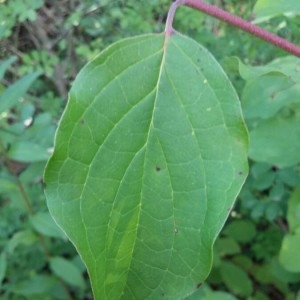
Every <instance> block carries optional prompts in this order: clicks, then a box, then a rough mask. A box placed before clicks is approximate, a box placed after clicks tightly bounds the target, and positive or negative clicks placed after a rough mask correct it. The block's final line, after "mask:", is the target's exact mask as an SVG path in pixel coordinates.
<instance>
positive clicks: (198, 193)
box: [45, 34, 247, 299]
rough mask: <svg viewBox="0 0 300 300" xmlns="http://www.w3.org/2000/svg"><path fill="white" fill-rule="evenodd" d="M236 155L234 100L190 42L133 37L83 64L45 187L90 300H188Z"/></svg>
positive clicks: (239, 157) (237, 178)
mask: <svg viewBox="0 0 300 300" xmlns="http://www.w3.org/2000/svg"><path fill="white" fill-rule="evenodd" d="M203 66H204V67H203ZM100 70H101V71H100ZM178 70H180V72H179V71H178ZM96 71H97V72H98V73H97V72H96ZM182 72H183V73H185V74H190V75H191V76H190V78H189V79H190V81H187V80H182ZM100 74H101V76H100ZM216 74H217V75H216ZM216 76H217V78H216ZM99 78H100V79H99ZM76 83H77V84H76ZM87 87H89V88H88V89H87ZM84 89H86V91H84ZM83 95H84V97H83ZM220 97H221V99H222V101H220ZM199 116H200V117H199ZM66 137H68V138H66ZM212 137H213V138H212ZM219 141H222V145H221V146H222V147H220V144H219ZM83 142H84V146H85V147H80V144H81V143H83ZM202 145H204V146H202ZM246 148H247V134H246V131H245V127H244V123H243V120H242V117H241V112H240V107H239V102H238V99H237V96H236V94H235V92H234V90H233V88H232V86H231V84H230V83H229V81H228V79H227V78H226V76H225V75H224V72H223V71H222V70H221V69H220V67H219V66H218V64H217V63H216V62H215V61H214V59H213V58H212V57H211V55H210V54H209V53H208V52H207V51H206V50H205V49H203V48H202V47H201V46H200V45H199V44H197V43H196V42H194V41H192V40H190V39H188V38H186V37H183V36H180V35H179V34H174V35H172V36H171V37H170V38H169V41H168V43H167V44H166V43H165V41H164V35H163V34H160V35H148V36H142V37H138V38H133V39H129V40H124V41H121V42H119V43H117V44H114V45H113V46H111V47H110V48H109V49H107V50H106V51H105V52H104V53H102V54H101V55H100V56H99V57H98V58H96V59H95V60H94V61H93V62H92V63H90V64H89V65H88V66H87V67H86V68H85V69H84V70H83V71H82V72H81V73H80V74H79V76H78V78H77V81H76V82H75V84H74V86H73V88H72V91H71V92H70V101H69V104H68V107H67V109H66V111H65V113H64V116H63V119H62V121H61V123H60V128H59V130H58V133H57V138H56V146H55V151H54V155H53V156H52V158H51V159H50V161H49V163H48V167H47V170H46V174H45V182H46V184H47V189H46V195H47V198H48V206H49V209H50V212H51V214H52V215H53V216H54V218H55V219H56V221H57V223H58V224H60V226H62V227H63V228H64V230H65V231H66V233H67V235H68V236H69V237H70V238H71V240H72V241H73V243H74V244H75V245H76V247H77V249H78V250H79V252H80V253H81V255H82V257H83V259H84V261H85V262H86V264H87V268H88V270H89V274H90V277H91V280H92V285H93V290H94V295H95V298H96V299H97V298H99V299H101V298H103V297H104V298H105V297H106V298H109V299H119V298H120V299H128V298H132V299H133V298H138V299H144V298H147V297H150V298H151V299H160V298H162V297H165V296H167V297H170V298H172V297H173V298H174V297H177V298H184V297H186V296H188V295H189V294H191V293H192V292H194V291H195V290H196V287H197V284H198V283H199V282H201V281H203V280H204V279H205V277H206V276H207V274H208V272H209V269H210V267H211V255H212V254H211V251H212V249H211V248H212V243H213V241H214V240H215V238H216V235H217V234H218V233H219V231H220V229H221V227H222V226H223V224H224V222H225V219H226V217H227V215H228V213H229V210H230V208H231V206H232V204H233V201H234V199H235V197H236V195H237V193H238V191H239V189H240V187H241V184H242V183H243V181H244V179H245V176H246V174H247V163H246ZM84 149H86V150H84ZM215 169H217V170H218V172H220V173H222V174H223V176H221V177H220V178H216V172H215V171H214V170H215ZM78 170H80V172H78ZM224 174H227V175H228V179H227V178H226V176H224ZM216 187H217V188H216ZM99 191H100V194H99ZM62 196H63V197H62ZM61 197H62V198H63V199H60V198H61ZM219 197H221V199H222V200H223V203H220V202H219V201H215V200H213V201H207V200H208V199H210V200H211V199H218V198H219ZM83 199H84V202H83ZM199 199H200V200H201V201H200V200H199ZM224 202H225V203H224ZM220 204H221V205H223V207H222V209H221V210H220V209H219V206H220ZM208 211H209V213H207V212H208ZM78 220H79V222H78ZM75 233H76V234H75ZM200 233H201V234H200ZM97 237H98V238H97ZM103 240H105V242H103ZM185 245H188V246H187V247H186V246H185ZM95 261H99V262H100V263H98V264H95ZM99 269H101V272H100V271H99ZM103 270H104V271H103ZM182 278H184V280H183V279H182ZM179 286H180V289H178V287H179Z"/></svg>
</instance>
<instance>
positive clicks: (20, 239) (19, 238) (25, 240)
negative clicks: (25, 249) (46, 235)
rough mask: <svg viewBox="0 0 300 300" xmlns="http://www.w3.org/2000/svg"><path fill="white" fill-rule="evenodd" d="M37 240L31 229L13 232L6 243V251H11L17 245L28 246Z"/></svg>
mask: <svg viewBox="0 0 300 300" xmlns="http://www.w3.org/2000/svg"><path fill="white" fill-rule="evenodd" d="M36 241H37V237H36V235H35V234H34V233H33V232H32V231H31V230H23V231H19V232H17V233H15V234H14V235H13V237H12V238H11V239H10V240H9V242H8V244H7V249H8V252H10V253H12V252H13V251H14V250H15V248H16V247H18V246H19V245H25V246H30V245H32V244H34V243H35V242H36Z"/></svg>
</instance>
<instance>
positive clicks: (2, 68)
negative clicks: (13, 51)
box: [0, 55, 17, 81]
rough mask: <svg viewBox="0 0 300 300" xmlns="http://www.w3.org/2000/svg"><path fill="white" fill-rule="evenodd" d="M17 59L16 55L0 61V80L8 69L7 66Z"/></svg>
mask: <svg viewBox="0 0 300 300" xmlns="http://www.w3.org/2000/svg"><path fill="white" fill-rule="evenodd" d="M16 59H17V57H16V56H14V55H13V56H10V57H9V58H8V59H6V60H5V61H3V62H1V64H0V81H1V80H2V79H3V77H4V74H5V72H6V70H7V69H8V67H9V66H10V65H11V64H12V63H13V62H15V61H16Z"/></svg>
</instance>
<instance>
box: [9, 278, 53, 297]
mask: <svg viewBox="0 0 300 300" xmlns="http://www.w3.org/2000/svg"><path fill="white" fill-rule="evenodd" d="M54 283H55V279H54V278H53V277H51V276H46V275H36V276H34V277H32V278H30V279H27V280H24V281H20V282H18V283H17V284H15V285H13V289H12V290H13V293H14V294H18V295H22V296H27V297H28V296H33V295H44V297H45V295H47V292H49V290H50V289H51V287H52V286H53V285H54Z"/></svg>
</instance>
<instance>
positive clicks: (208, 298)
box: [185, 286, 236, 300]
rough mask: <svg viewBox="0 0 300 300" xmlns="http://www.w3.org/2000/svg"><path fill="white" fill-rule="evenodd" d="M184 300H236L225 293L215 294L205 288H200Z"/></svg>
mask: <svg viewBox="0 0 300 300" xmlns="http://www.w3.org/2000/svg"><path fill="white" fill-rule="evenodd" d="M185 300H236V298H235V297H234V296H232V295H230V294H228V293H225V292H215V291H212V290H211V289H209V288H208V287H207V286H203V287H202V286H201V288H200V289H199V290H198V291H196V292H195V293H194V294H193V295H191V296H189V297H187V298H185Z"/></svg>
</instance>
